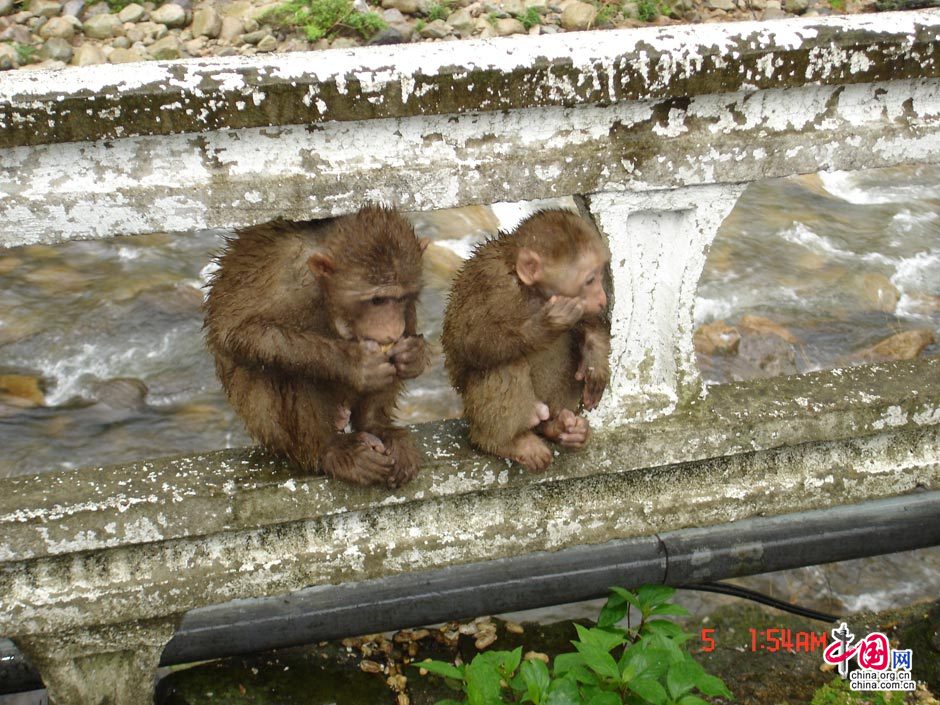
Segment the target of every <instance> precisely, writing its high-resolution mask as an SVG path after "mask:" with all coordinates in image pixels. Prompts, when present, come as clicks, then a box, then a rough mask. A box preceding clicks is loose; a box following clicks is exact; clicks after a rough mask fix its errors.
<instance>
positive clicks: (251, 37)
mask: <svg viewBox="0 0 940 705" xmlns="http://www.w3.org/2000/svg"><path fill="white" fill-rule="evenodd" d="M270 34H271V32H270V31H269V30H267V29H259V30H257V31H255V32H248V33H247V34H245V35H244V36H243V37H242V41H243V42H245V44H257V43H258V42H260V41H261V40H262V39H264V38H265V37H267V36H269V35H270Z"/></svg>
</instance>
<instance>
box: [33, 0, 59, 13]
mask: <svg viewBox="0 0 940 705" xmlns="http://www.w3.org/2000/svg"><path fill="white" fill-rule="evenodd" d="M27 9H28V10H29V11H30V12H32V13H33V14H34V15H35V16H36V17H56V16H57V15H59V14H60V13H61V12H62V5H60V4H59V2H58V0H29V5H28V6H27Z"/></svg>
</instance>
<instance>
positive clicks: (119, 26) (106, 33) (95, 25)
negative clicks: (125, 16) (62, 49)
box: [82, 15, 124, 39]
mask: <svg viewBox="0 0 940 705" xmlns="http://www.w3.org/2000/svg"><path fill="white" fill-rule="evenodd" d="M82 31H83V32H84V33H85V36H86V37H90V38H92V39H111V37H116V36H118V35H119V34H121V33H122V32H123V31H124V26H123V23H122V22H121V20H119V19H118V17H117V15H95V16H94V17H91V18H90V19H88V20H85V23H84V24H83V25H82Z"/></svg>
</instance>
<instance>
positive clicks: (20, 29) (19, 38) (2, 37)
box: [0, 24, 33, 44]
mask: <svg viewBox="0 0 940 705" xmlns="http://www.w3.org/2000/svg"><path fill="white" fill-rule="evenodd" d="M32 41H33V37H32V34H30V31H29V29H28V28H26V27H24V26H23V25H21V24H15V25H13V26H12V27H7V28H6V29H5V30H3V32H0V42H17V43H19V44H32Z"/></svg>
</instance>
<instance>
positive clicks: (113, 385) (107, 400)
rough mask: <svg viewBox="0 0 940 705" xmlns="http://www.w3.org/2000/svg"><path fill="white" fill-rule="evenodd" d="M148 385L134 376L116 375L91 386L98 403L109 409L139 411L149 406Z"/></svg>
mask: <svg viewBox="0 0 940 705" xmlns="http://www.w3.org/2000/svg"><path fill="white" fill-rule="evenodd" d="M147 391H148V390H147V385H146V384H144V383H143V382H142V381H141V380H139V379H135V378H133V377H115V378H114V379H107V380H102V381H100V382H96V383H94V384H92V386H91V393H92V395H93V397H94V399H95V402H96V403H97V404H100V405H101V406H105V407H107V408H109V409H130V410H135V411H139V410H141V409H143V408H145V407H146V406H147V403H146V401H145V400H146V398H147Z"/></svg>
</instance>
